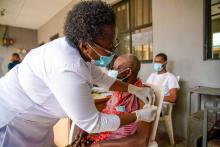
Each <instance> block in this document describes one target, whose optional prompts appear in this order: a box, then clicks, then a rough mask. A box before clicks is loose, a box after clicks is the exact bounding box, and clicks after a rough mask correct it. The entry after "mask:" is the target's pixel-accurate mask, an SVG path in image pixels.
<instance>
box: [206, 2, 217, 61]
mask: <svg viewBox="0 0 220 147" xmlns="http://www.w3.org/2000/svg"><path fill="white" fill-rule="evenodd" d="M204 6H205V7H204V10H205V11H204V60H209V59H212V60H215V59H218V60H219V59H220V0H204Z"/></svg>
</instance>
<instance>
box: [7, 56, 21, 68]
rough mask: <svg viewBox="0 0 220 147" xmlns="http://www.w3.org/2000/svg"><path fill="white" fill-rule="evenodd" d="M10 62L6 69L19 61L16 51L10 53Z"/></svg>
mask: <svg viewBox="0 0 220 147" xmlns="http://www.w3.org/2000/svg"><path fill="white" fill-rule="evenodd" d="M10 60H11V62H10V63H8V71H9V70H11V69H12V68H13V67H14V66H15V65H17V64H19V63H21V58H20V56H19V54H18V53H13V54H11V59H10Z"/></svg>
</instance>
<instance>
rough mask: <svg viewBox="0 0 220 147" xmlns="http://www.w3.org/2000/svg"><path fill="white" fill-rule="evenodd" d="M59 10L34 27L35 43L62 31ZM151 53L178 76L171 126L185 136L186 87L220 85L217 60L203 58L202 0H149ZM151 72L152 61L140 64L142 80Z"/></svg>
mask: <svg viewBox="0 0 220 147" xmlns="http://www.w3.org/2000/svg"><path fill="white" fill-rule="evenodd" d="M71 7H72V5H69V6H67V7H66V8H64V9H63V10H62V11H61V12H59V13H58V14H57V15H56V16H55V17H54V18H52V19H51V20H50V21H49V22H48V23H46V24H45V25H44V26H42V27H41V28H40V29H39V30H38V43H41V42H47V41H49V38H50V37H51V36H52V35H54V34H56V33H60V35H62V34H63V24H64V20H65V17H66V13H67V11H68V10H69V9H70V8H71ZM152 7H153V46H154V55H156V54H157V53H159V52H164V53H166V54H167V55H168V58H169V62H168V64H169V65H168V66H169V69H170V71H171V72H173V73H174V74H176V75H180V77H181V83H180V86H181V90H180V91H179V96H178V101H177V104H176V106H175V109H174V128H175V134H176V135H178V136H182V137H185V136H186V130H187V129H186V126H187V114H188V113H187V112H188V103H189V101H188V99H189V98H188V97H187V94H188V93H187V92H188V90H189V88H191V87H194V86H198V85H201V86H210V87H220V76H219V75H220V61H203V0H193V1H192V0H153V1H152ZM151 72H153V68H152V64H142V68H141V71H140V74H139V76H140V78H141V79H143V80H144V81H145V80H146V78H147V77H148V76H149V75H150V73H151Z"/></svg>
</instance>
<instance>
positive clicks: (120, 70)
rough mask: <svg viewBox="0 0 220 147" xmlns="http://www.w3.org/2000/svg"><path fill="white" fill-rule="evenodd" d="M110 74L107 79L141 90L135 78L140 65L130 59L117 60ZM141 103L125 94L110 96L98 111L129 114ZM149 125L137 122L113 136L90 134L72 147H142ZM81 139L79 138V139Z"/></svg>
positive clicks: (147, 135)
mask: <svg viewBox="0 0 220 147" xmlns="http://www.w3.org/2000/svg"><path fill="white" fill-rule="evenodd" d="M112 69H113V70H111V71H110V74H109V75H110V76H112V77H114V78H118V79H121V80H122V81H124V82H128V83H130V84H134V85H136V86H139V87H141V86H143V85H142V81H141V80H140V79H138V78H137V75H138V72H139V70H140V61H139V60H138V58H137V57H136V56H134V55H122V56H119V57H118V58H117V59H116V60H115V62H114V65H113V68H112ZM143 106H144V103H143V102H142V101H140V100H139V99H138V98H137V97H136V96H135V95H132V94H130V93H127V92H113V94H112V96H111V98H110V99H109V101H108V102H107V106H106V108H105V109H104V110H103V111H102V112H103V113H107V114H124V113H131V112H133V111H135V110H138V109H141V108H142V107H143ZM151 126H152V123H147V122H137V123H132V124H129V125H126V126H124V127H121V128H119V129H118V130H116V131H113V132H102V133H99V134H90V135H88V136H87V137H84V138H86V139H80V140H81V141H75V143H74V144H75V145H73V146H80V145H81V146H90V145H91V144H92V145H91V146H92V147H96V146H97V147H113V146H114V147H122V146H126V147H134V146H137V147H140V146H146V145H147V144H148V142H149V141H148V140H149V137H150V133H151ZM82 138H83V137H82Z"/></svg>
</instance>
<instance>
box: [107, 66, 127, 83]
mask: <svg viewBox="0 0 220 147" xmlns="http://www.w3.org/2000/svg"><path fill="white" fill-rule="evenodd" d="M128 70H130V68H126V69H124V70H122V71H120V72H119V71H117V70H109V71H108V76H110V77H112V78H114V79H118V80H120V81H124V80H126V79H127V78H128V77H129V75H128V74H127V75H126V76H125V77H119V75H121V74H122V73H124V72H126V71H128Z"/></svg>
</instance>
